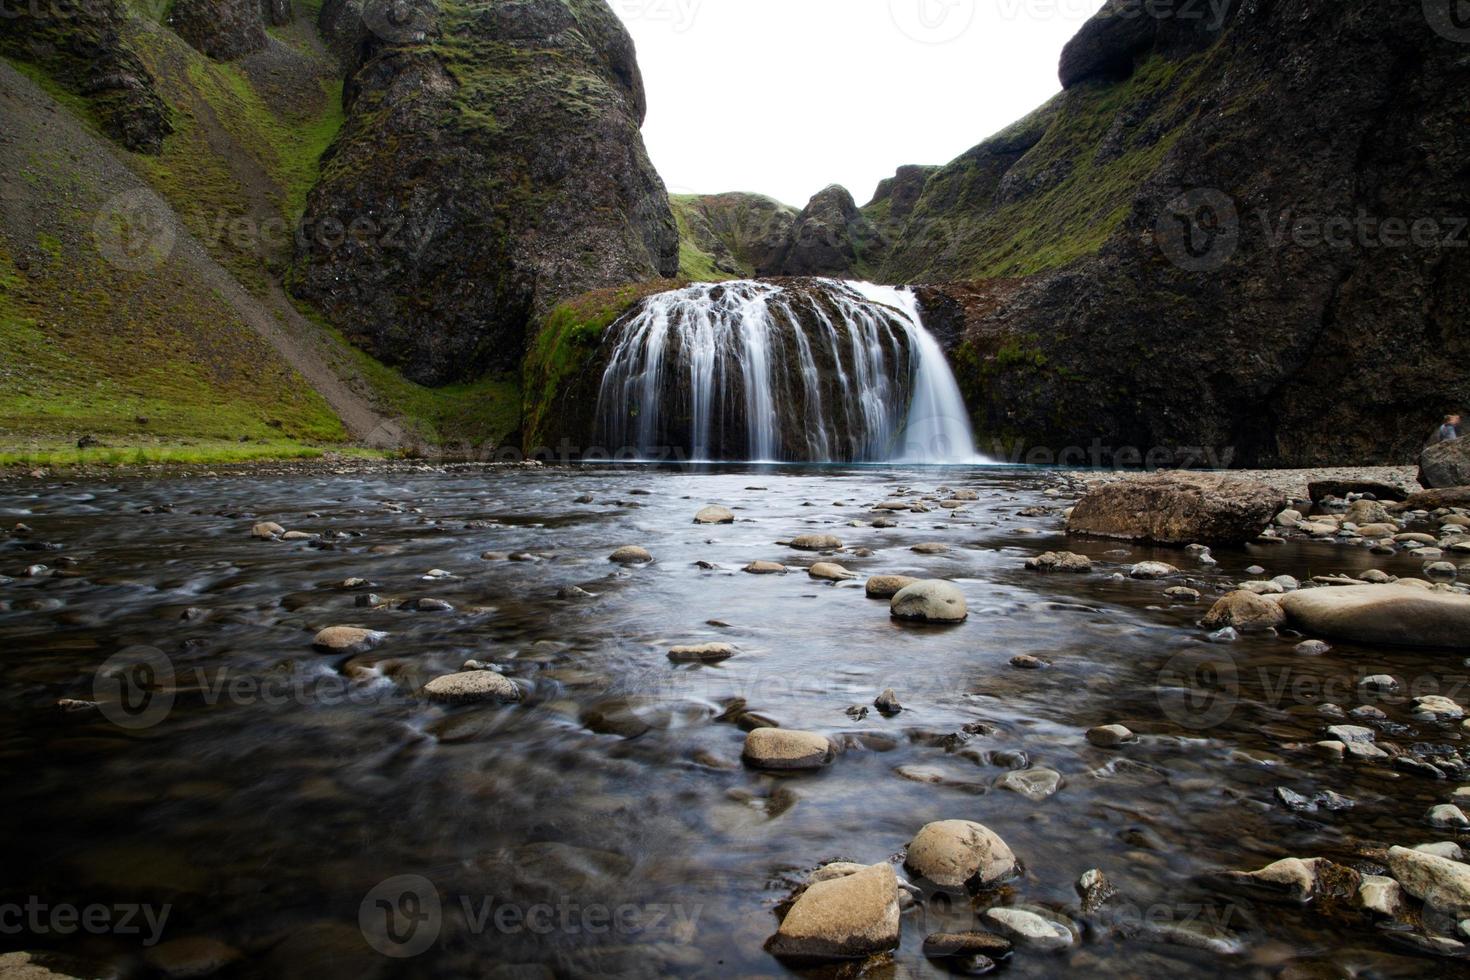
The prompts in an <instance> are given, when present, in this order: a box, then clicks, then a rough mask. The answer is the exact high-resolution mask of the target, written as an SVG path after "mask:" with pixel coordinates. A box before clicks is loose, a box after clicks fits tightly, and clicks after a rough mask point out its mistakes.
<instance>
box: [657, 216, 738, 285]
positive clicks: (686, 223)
mask: <svg viewBox="0 0 1470 980" xmlns="http://www.w3.org/2000/svg"><path fill="white" fill-rule="evenodd" d="M697 200H698V198H696V197H694V196H693V195H673V196H671V197H670V198H669V203H670V204H671V205H672V206H673V209H674V221H675V222H676V223H677V224H678V226H679V278H680V279H687V280H689V281H690V282H725V281H726V280H729V279H734V278H736V277H735V276H733V275H731V274H730V273H728V272H725V271H724V270H722V269H720V268H719V267H718V266H717V265H716V264H715V262H716V259H715V257H714V256H713V255H711V254H710V253H708V252H706V251H705V250H704V249H702V248H700V247H699V242H698V241H697V238H696V236H695V234H694V232H693V230H692V227H691V225H692V222H693V221H694V220H695V219H696V218H697V215H695V214H694V212H693V208H694V206H695V202H696V201H697ZM747 274H749V273H747Z"/></svg>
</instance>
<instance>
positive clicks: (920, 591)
mask: <svg viewBox="0 0 1470 980" xmlns="http://www.w3.org/2000/svg"><path fill="white" fill-rule="evenodd" d="M889 611H890V614H891V615H892V616H893V618H894V619H902V620H909V621H914V622H924V623H962V622H964V621H965V620H966V619H967V618H968V617H969V615H970V613H969V608H968V607H967V606H966V604H965V594H964V593H963V592H961V591H960V590H959V587H958V586H956V585H954V584H953V583H950V582H942V581H938V580H931V581H923V582H915V583H914V584H913V585H909V586H906V587H904V588H903V589H902V590H901V591H900V592H898V593H896V594H895V595H894V597H893V599H892V600H891V601H890V603H889Z"/></svg>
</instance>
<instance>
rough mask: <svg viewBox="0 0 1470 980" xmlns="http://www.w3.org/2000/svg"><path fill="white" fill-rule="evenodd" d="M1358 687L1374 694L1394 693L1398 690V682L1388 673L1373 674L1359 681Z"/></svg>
mask: <svg viewBox="0 0 1470 980" xmlns="http://www.w3.org/2000/svg"><path fill="white" fill-rule="evenodd" d="M1358 687H1359V688H1360V689H1362V690H1364V691H1369V692H1372V693H1374V694H1395V693H1397V692H1398V689H1399V682H1398V681H1396V680H1394V679H1393V678H1392V677H1390V676H1389V675H1388V674H1374V675H1373V676H1372V677H1365V678H1363V679H1362V680H1361V681H1359V682H1358Z"/></svg>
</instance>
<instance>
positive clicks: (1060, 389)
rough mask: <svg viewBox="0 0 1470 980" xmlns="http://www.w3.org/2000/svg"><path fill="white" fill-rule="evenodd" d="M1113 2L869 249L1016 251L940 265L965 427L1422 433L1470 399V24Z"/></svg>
mask: <svg viewBox="0 0 1470 980" xmlns="http://www.w3.org/2000/svg"><path fill="white" fill-rule="evenodd" d="M1128 9H1132V8H1131V7H1130V5H1128V4H1118V3H1115V4H1112V5H1110V6H1109V8H1107V10H1105V12H1104V14H1103V15H1100V18H1099V21H1098V22H1097V23H1095V24H1094V25H1092V26H1090V27H1089V29H1088V30H1086V31H1084V32H1083V33H1082V34H1081V35H1080V36H1079V38H1078V40H1077V41H1074V42H1073V45H1072V46H1070V47H1069V48H1068V51H1067V53H1066V54H1065V55H1064V57H1063V66H1064V80H1065V81H1066V83H1067V86H1068V87H1067V88H1066V90H1065V91H1064V92H1063V93H1062V94H1061V95H1060V96H1058V98H1057V99H1056V100H1054V101H1053V102H1052V103H1051V104H1049V105H1048V106H1046V107H1045V108H1043V109H1042V110H1040V111H1039V112H1038V113H1036V114H1034V115H1033V116H1031V117H1029V118H1028V119H1027V120H1025V121H1023V122H1022V123H1019V124H1017V125H1016V126H1015V127H1012V128H1011V129H1010V130H1007V131H1006V132H1005V133H1003V134H1001V135H1000V136H997V137H995V138H993V139H991V140H989V141H987V142H986V143H984V144H982V145H981V146H979V147H977V148H976V149H975V150H972V151H971V152H970V153H968V154H966V155H965V156H964V157H962V158H961V159H960V160H957V161H956V162H955V163H953V164H951V165H949V166H948V167H946V168H945V169H944V170H942V171H941V172H940V173H938V174H936V175H935V176H934V177H933V178H932V179H931V180H930V181H929V184H928V187H927V188H926V190H925V192H924V194H923V196H922V197H921V198H920V200H919V202H918V204H917V206H916V208H915V210H914V213H913V215H912V217H911V219H910V223H909V226H908V228H907V229H906V231H905V232H904V234H903V236H902V237H901V239H900V240H899V242H898V244H897V246H896V247H895V249H894V251H893V253H892V256H891V258H890V260H889V263H888V265H887V268H886V270H885V273H886V277H888V278H892V279H895V280H899V281H929V282H944V281H954V280H978V279H989V278H992V277H1018V276H1019V277H1023V278H1024V281H1023V282H1021V283H1020V284H1019V285H1018V286H1017V285H1014V284H1010V283H1007V284H1006V288H1005V289H1004V290H1003V291H1002V292H1003V294H1004V295H997V294H995V293H994V291H993V290H990V291H987V293H988V294H989V295H990V296H991V299H992V300H993V301H987V302H982V303H979V304H973V303H971V302H970V300H971V299H973V295H972V291H971V290H969V289H968V288H964V289H958V290H952V291H951V292H953V293H955V295H957V296H958V297H959V299H960V300H961V302H959V303H958V307H959V308H962V309H968V310H970V312H969V313H967V314H965V316H964V322H963V323H962V324H959V325H953V324H952V325H951V328H952V329H953V330H954V331H955V332H956V333H957V334H959V335H961V336H962V337H963V340H962V342H960V343H959V345H958V347H957V348H956V351H955V359H956V361H957V363H958V365H959V367H960V373H961V375H962V379H963V380H964V382H965V383H966V386H967V389H968V390H967V395H968V398H969V401H970V404H971V406H972V409H973V410H974V411H975V414H976V421H977V423H978V425H979V427H980V429H981V430H982V432H983V433H984V435H985V436H986V437H988V438H989V439H991V440H998V441H999V442H1000V443H1001V444H1002V445H1003V448H1004V449H1006V450H1007V451H1024V450H1027V449H1030V448H1036V447H1040V448H1042V449H1044V450H1049V451H1050V452H1051V453H1052V454H1056V453H1059V452H1060V451H1061V450H1063V449H1064V448H1066V447H1069V446H1083V447H1087V446H1089V445H1091V444H1092V442H1093V440H1097V441H1098V443H1099V444H1100V445H1101V447H1102V449H1103V452H1102V454H1101V457H1100V458H1101V459H1103V460H1104V461H1107V460H1108V459H1109V458H1111V451H1112V450H1117V451H1118V452H1120V453H1122V455H1121V456H1120V457H1119V458H1121V459H1123V460H1124V461H1128V460H1130V459H1136V458H1137V457H1135V456H1134V455H1133V454H1132V453H1129V452H1125V451H1124V450H1125V449H1127V448H1128V447H1131V448H1132V449H1133V450H1135V451H1136V452H1138V453H1140V454H1144V453H1147V452H1148V451H1149V450H1151V449H1153V448H1155V447H1159V448H1160V449H1161V450H1163V451H1164V452H1165V454H1168V453H1172V452H1173V451H1175V450H1184V451H1185V453H1186V454H1187V449H1188V447H1197V446H1206V447H1212V448H1214V449H1215V450H1216V451H1217V452H1218V453H1220V454H1221V455H1222V458H1224V457H1225V456H1227V455H1229V454H1232V453H1233V457H1231V458H1233V459H1234V461H1235V462H1236V463H1238V464H1288V465H1311V464H1322V463H1329V462H1334V461H1336V462H1344V461H1353V462H1374V461H1390V460H1402V459H1407V458H1412V457H1413V455H1414V453H1415V451H1416V450H1417V448H1418V446H1419V443H1420V441H1421V440H1422V438H1423V436H1424V433H1425V431H1426V430H1427V428H1428V427H1430V425H1431V424H1432V422H1433V420H1434V418H1435V416H1437V415H1439V414H1441V413H1443V412H1444V411H1446V410H1448V409H1450V408H1453V407H1457V406H1461V405H1463V404H1465V402H1466V401H1467V400H1470V372H1467V369H1466V367H1465V364H1466V363H1467V361H1466V358H1467V356H1470V336H1467V335H1466V333H1465V331H1464V330H1463V329H1461V328H1462V327H1463V325H1464V313H1463V311H1464V309H1465V308H1466V302H1467V299H1470V295H1467V291H1470V248H1467V244H1470V242H1467V237H1466V232H1465V229H1464V222H1463V220H1462V219H1461V218H1460V217H1458V216H1460V215H1462V214H1463V212H1464V210H1465V208H1464V195H1465V188H1466V187H1467V186H1470V163H1467V161H1470V152H1467V151H1470V129H1467V127H1466V122H1467V121H1470V116H1467V108H1466V107H1467V105H1470V103H1467V100H1466V93H1467V92H1470V50H1467V49H1466V47H1465V45H1464V44H1461V43H1457V42H1456V41H1454V40H1452V39H1451V38H1450V37H1448V36H1447V35H1445V34H1443V33H1441V32H1440V31H1437V30H1436V29H1435V28H1434V27H1433V26H1432V25H1431V23H1430V21H1429V20H1427V19H1426V17H1425V15H1424V8H1423V5H1421V4H1419V3H1407V2H1401V3H1390V4H1384V3H1368V2H1366V0H1363V2H1351V3H1334V4H1320V3H1310V2H1306V0H1291V2H1274V3H1264V2H1256V3H1245V4H1238V5H1236V6H1235V7H1234V8H1231V9H1232V11H1233V16H1231V17H1229V18H1228V19H1226V20H1225V21H1224V22H1223V23H1221V24H1218V25H1215V26H1214V27H1212V26H1211V24H1210V23H1209V22H1200V23H1197V24H1195V25H1193V27H1192V29H1191V30H1186V29H1185V28H1184V27H1183V26H1182V25H1180V24H1177V23H1172V24H1163V23H1162V22H1157V21H1153V20H1152V19H1151V18H1146V17H1144V18H1142V19H1140V18H1139V17H1137V16H1135V17H1133V18H1132V19H1129V18H1126V17H1121V16H1120V14H1119V13H1118V12H1119V11H1120V10H1128ZM1098 24H1102V25H1104V26H1103V27H1099V26H1097V25H1098ZM1111 25H1122V26H1123V28H1126V29H1118V28H1117V27H1115V26H1111ZM1415 228H1417V229H1419V231H1418V232H1413V231H1412V229H1415ZM1324 230H1325V231H1326V232H1327V234H1326V236H1324Z"/></svg>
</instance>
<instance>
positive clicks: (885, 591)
mask: <svg viewBox="0 0 1470 980" xmlns="http://www.w3.org/2000/svg"><path fill="white" fill-rule="evenodd" d="M917 581H919V580H918V579H916V578H909V577H908V576H907V575H874V576H873V577H872V578H870V579H868V584H867V595H868V598H869V599H892V598H893V597H894V596H896V595H898V594H899V593H900V592H902V591H903V590H904V589H906V588H908V587H909V586H910V585H913V584H914V583H915V582H917Z"/></svg>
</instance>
